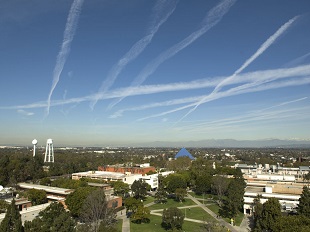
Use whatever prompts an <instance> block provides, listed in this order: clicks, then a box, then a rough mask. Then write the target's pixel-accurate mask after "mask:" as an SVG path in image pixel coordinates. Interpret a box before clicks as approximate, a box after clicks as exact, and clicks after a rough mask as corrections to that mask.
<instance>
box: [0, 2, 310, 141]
mask: <svg viewBox="0 0 310 232" xmlns="http://www.w3.org/2000/svg"><path fill="white" fill-rule="evenodd" d="M309 28H310V1H308V0H298V1H292V0H273V1H270V0H260V1H258V0H257V1H244V0H243V1H241V0H239V1H234V0H224V1H216V0H209V1H205V0H195V1H186V0H179V1H178V0H166V1H165V0H158V1H155V0H154V1H153V0H151V1H144V0H131V1H126V0H122V1H119V0H113V1H108V0H106V1H103V0H91V1H90V0H84V1H83V0H63V1H53V0H44V1H42V0H28V1H21V0H10V1H8V0H5V1H0V67H1V68H0V80H1V85H0V92H1V98H0V120H1V123H0V144H2V145H5V144H21V145H31V141H32V139H34V138H36V139H38V141H39V145H44V144H45V142H46V139H47V138H52V139H53V140H54V143H55V146H57V145H67V146H70V145H81V146H91V145H98V146H127V145H134V144H138V143H143V142H151V141H194V140H204V139H227V138H231V139H239V140H241V139H242V140H244V139H245V140H252V139H266V138H279V139H301V140H309V139H310V136H309V131H310V123H309V118H310V104H309V103H310V98H309V92H310V91H309V90H310V75H309V74H310V30H309Z"/></svg>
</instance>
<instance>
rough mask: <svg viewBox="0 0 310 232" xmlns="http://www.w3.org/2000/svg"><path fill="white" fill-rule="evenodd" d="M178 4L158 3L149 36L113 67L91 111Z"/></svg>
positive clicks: (170, 2) (166, 0) (135, 45)
mask: <svg viewBox="0 0 310 232" xmlns="http://www.w3.org/2000/svg"><path fill="white" fill-rule="evenodd" d="M177 2H178V1H176V0H174V1H170V0H161V1H158V2H157V4H156V5H155V6H154V9H153V12H154V13H153V15H154V19H153V22H152V25H151V27H150V29H149V30H148V32H147V35H146V36H144V37H143V38H142V39H140V40H139V41H138V42H136V43H135V44H134V45H133V46H132V47H131V49H130V50H129V51H128V52H127V53H126V54H125V55H124V56H123V57H122V58H121V59H120V60H119V61H118V62H117V64H115V65H114V66H113V67H112V69H111V70H110V72H109V74H108V77H107V78H106V80H105V81H104V82H103V83H102V85H101V87H100V89H99V91H98V95H97V96H98V97H97V98H96V99H94V101H92V102H91V103H90V107H91V109H94V107H95V105H96V104H97V102H98V100H99V99H100V95H103V94H104V93H105V92H106V91H107V90H108V89H109V88H110V87H111V86H112V85H113V83H114V82H115V80H116V78H117V77H118V75H119V74H120V72H121V71H122V70H123V69H124V68H125V67H126V65H127V64H128V63H130V62H131V61H133V60H134V59H136V58H137V57H138V56H139V55H140V54H141V53H142V52H143V51H144V49H145V48H146V47H147V45H148V44H149V43H150V42H151V41H152V39H153V37H154V35H155V34H156V32H157V31H158V29H159V27H160V26H161V25H162V24H163V23H164V22H166V21H167V19H168V18H169V16H170V15H171V14H172V13H173V12H174V10H175V8H176V6H177ZM167 10H168V11H167ZM162 14H164V15H163V17H161V15H162Z"/></svg>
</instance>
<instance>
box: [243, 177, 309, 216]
mask: <svg viewBox="0 0 310 232" xmlns="http://www.w3.org/2000/svg"><path fill="white" fill-rule="evenodd" d="M302 188H303V185H302V184H297V183H293V182H285V183H283V182H281V183H273V182H266V181H255V182H248V183H247V187H246V189H245V193H244V197H243V200H244V207H243V208H244V214H252V213H253V200H254V198H257V195H260V196H261V198H260V202H261V203H262V204H264V203H265V202H266V201H267V200H268V199H269V198H272V197H274V198H276V199H278V200H279V202H280V204H281V205H282V209H283V210H294V208H297V206H298V204H299V198H300V194H301V193H302Z"/></svg>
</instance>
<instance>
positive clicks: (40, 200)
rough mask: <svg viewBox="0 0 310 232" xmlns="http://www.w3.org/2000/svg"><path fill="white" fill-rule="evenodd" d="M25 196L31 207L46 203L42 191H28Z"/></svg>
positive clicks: (44, 194)
mask: <svg viewBox="0 0 310 232" xmlns="http://www.w3.org/2000/svg"><path fill="white" fill-rule="evenodd" d="M26 194H27V197H28V200H29V201H31V203H32V205H40V204H44V203H46V202H47V197H46V192H45V191H44V190H39V189H29V190H28V191H27V193H26Z"/></svg>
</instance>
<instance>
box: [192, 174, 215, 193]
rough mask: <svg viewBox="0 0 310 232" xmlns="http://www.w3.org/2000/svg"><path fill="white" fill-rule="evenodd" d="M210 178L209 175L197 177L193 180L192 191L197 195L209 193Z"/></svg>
mask: <svg viewBox="0 0 310 232" xmlns="http://www.w3.org/2000/svg"><path fill="white" fill-rule="evenodd" d="M211 180H212V176H211V175H210V174H209V173H205V174H202V175H199V176H197V177H196V179H195V188H194V191H195V193H196V194H198V195H202V194H204V193H209V192H210V191H211Z"/></svg>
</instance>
